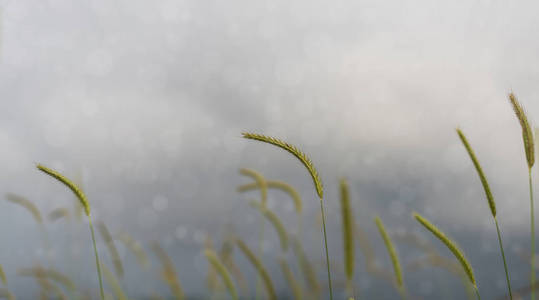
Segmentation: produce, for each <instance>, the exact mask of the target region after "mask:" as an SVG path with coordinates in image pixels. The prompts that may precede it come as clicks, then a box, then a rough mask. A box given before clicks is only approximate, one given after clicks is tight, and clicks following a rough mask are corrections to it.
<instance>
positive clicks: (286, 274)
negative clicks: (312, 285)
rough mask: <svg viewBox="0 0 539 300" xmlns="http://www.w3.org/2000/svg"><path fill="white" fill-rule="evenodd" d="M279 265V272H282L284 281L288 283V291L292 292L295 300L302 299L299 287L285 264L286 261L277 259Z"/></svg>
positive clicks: (286, 263)
mask: <svg viewBox="0 0 539 300" xmlns="http://www.w3.org/2000/svg"><path fill="white" fill-rule="evenodd" d="M279 264H280V265H281V271H282V272H283V275H284V278H285V279H286V282H288V285H289V286H290V289H291V290H292V294H293V295H294V299H296V300H301V299H303V291H302V289H301V286H300V285H299V283H298V281H297V280H296V278H295V277H294V273H292V270H291V269H290V266H289V265H288V262H286V259H284V258H281V259H279Z"/></svg>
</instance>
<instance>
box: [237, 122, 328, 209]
mask: <svg viewBox="0 0 539 300" xmlns="http://www.w3.org/2000/svg"><path fill="white" fill-rule="evenodd" d="M242 136H243V137H244V138H246V139H251V140H257V141H261V142H265V143H268V144H272V145H274V146H277V147H280V148H282V149H284V150H286V151H288V152H290V153H291V154H292V155H294V156H295V157H296V158H297V159H299V160H300V161H301V163H302V164H303V165H304V166H305V167H306V168H307V170H308V171H309V173H310V174H311V177H312V179H313V183H314V186H315V188H316V192H317V194H318V196H319V197H320V199H322V198H323V196H324V188H323V186H322V180H321V179H320V176H319V175H318V172H317V171H316V168H315V167H314V165H313V163H312V161H311V159H310V158H309V157H308V156H307V155H306V154H305V153H303V152H302V151H301V150H299V149H298V148H297V147H296V146H294V145H291V144H289V143H287V142H284V141H282V140H280V139H277V138H274V137H270V136H265V135H262V134H257V133H249V132H242Z"/></svg>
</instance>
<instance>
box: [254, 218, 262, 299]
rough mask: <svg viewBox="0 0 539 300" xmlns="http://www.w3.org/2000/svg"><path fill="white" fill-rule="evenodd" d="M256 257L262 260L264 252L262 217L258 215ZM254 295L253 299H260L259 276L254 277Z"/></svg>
mask: <svg viewBox="0 0 539 300" xmlns="http://www.w3.org/2000/svg"><path fill="white" fill-rule="evenodd" d="M258 238H259V240H258V257H260V259H262V255H263V250H264V215H263V214H260V232H259V233H258ZM255 293H256V295H255V299H256V300H258V299H260V296H261V293H262V278H261V277H260V275H257V276H256V292H255Z"/></svg>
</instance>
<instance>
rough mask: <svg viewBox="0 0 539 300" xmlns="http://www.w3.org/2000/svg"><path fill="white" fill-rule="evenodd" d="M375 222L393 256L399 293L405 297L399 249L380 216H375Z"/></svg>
mask: <svg viewBox="0 0 539 300" xmlns="http://www.w3.org/2000/svg"><path fill="white" fill-rule="evenodd" d="M374 222H375V223H376V227H378V231H380V235H381V236H382V239H383V240H384V244H385V246H386V249H387V252H388V253H389V257H390V258H391V263H392V264H393V271H394V272H395V282H396V284H397V287H398V290H399V293H401V296H402V297H403V298H404V295H405V289H404V280H403V279H402V268H401V264H400V261H399V256H398V255H397V250H396V249H395V246H394V245H393V242H392V241H391V238H390V237H389V234H387V231H386V229H385V227H384V223H382V220H381V219H380V217H378V216H377V217H375V218H374Z"/></svg>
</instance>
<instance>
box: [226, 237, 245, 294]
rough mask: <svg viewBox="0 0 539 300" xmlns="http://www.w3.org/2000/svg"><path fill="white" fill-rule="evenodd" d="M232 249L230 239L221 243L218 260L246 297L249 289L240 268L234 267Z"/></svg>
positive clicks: (232, 244)
mask: <svg viewBox="0 0 539 300" xmlns="http://www.w3.org/2000/svg"><path fill="white" fill-rule="evenodd" d="M233 247H234V241H233V239H232V238H230V237H228V238H226V239H225V240H224V241H223V245H222V246H221V249H220V251H219V258H220V259H221V261H222V262H223V264H224V265H225V267H226V268H227V269H228V270H229V271H230V273H231V274H232V276H233V277H234V279H235V280H236V282H237V283H238V286H239V288H240V290H241V291H242V293H243V294H244V295H245V297H247V295H248V294H249V288H248V286H247V281H246V279H245V276H244V275H243V273H242V272H241V270H240V268H239V267H238V266H237V265H236V262H235V261H234V257H233V252H232V251H233V249H234V248H233Z"/></svg>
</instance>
